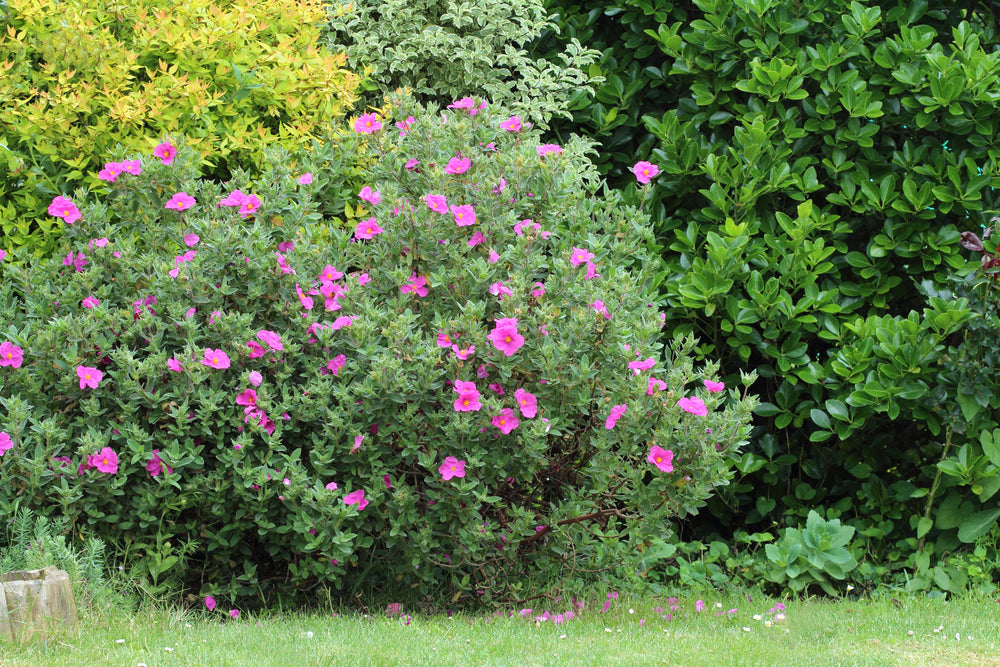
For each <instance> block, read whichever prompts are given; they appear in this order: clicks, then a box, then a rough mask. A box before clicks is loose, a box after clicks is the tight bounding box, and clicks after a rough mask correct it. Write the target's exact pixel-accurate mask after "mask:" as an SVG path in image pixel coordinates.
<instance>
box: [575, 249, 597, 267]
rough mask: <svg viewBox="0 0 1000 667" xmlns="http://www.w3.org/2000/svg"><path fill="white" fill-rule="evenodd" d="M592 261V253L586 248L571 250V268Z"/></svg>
mask: <svg viewBox="0 0 1000 667" xmlns="http://www.w3.org/2000/svg"><path fill="white" fill-rule="evenodd" d="M592 259H594V253H592V252H590V251H589V250H587V249H586V248H576V247H574V248H573V253H572V254H571V255H570V256H569V263H570V264H572V265H573V266H580V265H581V264H583V263H585V262H589V261H590V260H592Z"/></svg>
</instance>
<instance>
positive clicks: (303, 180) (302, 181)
mask: <svg viewBox="0 0 1000 667" xmlns="http://www.w3.org/2000/svg"><path fill="white" fill-rule="evenodd" d="M295 182H296V183H298V184H299V185H309V184H310V183H312V182H313V175H312V172H309V171H307V172H306V173H304V174H302V175H301V176H299V178H298V180H297V181H295Z"/></svg>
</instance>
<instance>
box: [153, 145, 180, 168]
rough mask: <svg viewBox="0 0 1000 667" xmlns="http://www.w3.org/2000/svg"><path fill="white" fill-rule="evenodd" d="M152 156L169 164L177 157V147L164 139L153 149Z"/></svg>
mask: <svg viewBox="0 0 1000 667" xmlns="http://www.w3.org/2000/svg"><path fill="white" fill-rule="evenodd" d="M153 157H158V158H160V162H162V163H163V164H165V165H168V166H169V165H170V163H172V162H173V161H174V158H175V157H177V149H176V148H174V146H173V144H170V143H169V142H166V141H165V142H163V143H162V144H160V145H159V146H157V147H156V148H154V149H153Z"/></svg>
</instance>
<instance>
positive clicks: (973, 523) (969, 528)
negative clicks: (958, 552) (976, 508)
mask: <svg viewBox="0 0 1000 667" xmlns="http://www.w3.org/2000/svg"><path fill="white" fill-rule="evenodd" d="M997 517H1000V507H998V508H996V509H992V510H983V511H981V512H976V513H975V514H973V515H972V516H970V517H969V518H967V519H966V520H965V521H963V522H962V524H961V525H960V526H959V527H958V539H960V540H961V541H963V542H965V543H966V544H968V543H969V542H975V541H976V540H977V539H979V538H980V537H982V536H983V535H985V534H986V531H988V530H989V529H990V528H991V527H992V526H993V524H994V523H996V520H997Z"/></svg>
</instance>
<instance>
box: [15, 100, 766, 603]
mask: <svg viewBox="0 0 1000 667" xmlns="http://www.w3.org/2000/svg"><path fill="white" fill-rule="evenodd" d="M396 105H397V106H398V107H399V108H398V109H397V112H396V117H397V119H398V121H396V125H397V126H400V127H402V128H403V129H400V128H399V127H396V128H394V127H393V120H392V119H387V118H367V119H365V120H364V121H362V122H361V124H360V126H359V125H358V124H357V123H354V122H352V126H353V128H354V129H355V130H356V131H355V132H353V133H352V134H351V135H350V136H349V137H348V138H347V139H346V140H345V143H344V144H343V145H342V146H340V147H339V149H338V150H341V151H344V152H347V153H353V152H358V153H361V154H362V155H367V156H369V157H368V158H365V159H363V160H360V163H364V164H369V165H370V167H369V168H367V170H366V171H364V172H363V173H362V174H361V180H362V182H364V183H365V184H366V185H365V187H364V188H363V189H361V190H360V192H359V196H358V201H359V202H360V203H358V206H359V210H361V211H362V215H363V217H365V218H368V219H366V220H365V221H364V222H361V223H359V224H358V225H357V226H356V227H354V228H346V229H345V228H344V227H343V226H342V225H338V224H336V223H335V222H333V221H330V220H325V219H322V218H321V216H320V215H319V214H318V213H317V212H316V211H317V200H319V199H321V198H322V197H323V195H324V192H322V191H314V190H313V189H312V188H313V186H312V185H310V184H309V183H308V179H303V178H302V174H300V173H293V172H291V171H290V170H289V166H288V165H289V164H291V163H292V162H291V161H290V160H289V159H288V157H287V156H285V155H282V156H278V157H277V158H276V159H274V160H273V161H272V162H271V164H270V165H269V166H268V167H267V168H266V169H265V170H264V173H263V174H262V176H261V177H260V178H259V179H257V180H236V181H234V182H233V183H231V184H230V187H229V188H227V189H226V190H225V191H222V190H220V189H219V186H218V185H216V184H213V183H210V182H206V181H202V180H199V179H198V178H196V176H195V174H196V168H195V162H196V161H197V156H193V155H192V154H191V153H190V152H189V151H187V150H186V149H184V148H181V150H180V151H179V152H178V153H177V155H176V157H175V158H174V159H173V160H172V162H171V164H165V161H162V160H159V159H149V158H148V157H146V158H143V159H142V160H141V161H142V169H141V173H140V174H138V175H131V174H130V175H128V177H127V178H126V177H121V178H118V179H117V180H116V181H115V182H114V183H113V185H112V194H111V196H109V197H107V198H103V199H100V200H97V201H82V200H81V201H74V202H73V204H74V205H75V206H76V207H78V208H79V213H80V219H78V220H76V221H75V222H74V224H72V225H66V235H65V247H64V249H63V250H64V251H66V252H68V253H70V255H73V254H74V253H77V254H80V255H83V256H84V260H85V263H83V264H81V265H80V266H75V265H67V264H64V263H62V262H61V261H60V259H59V258H58V257H56V258H53V259H51V260H49V261H44V262H38V263H34V264H28V265H26V266H20V265H19V264H17V263H11V262H0V278H2V282H0V317H2V320H3V321H4V322H9V323H11V324H10V325H8V328H7V329H6V330H3V331H0V382H2V383H3V386H4V392H3V396H2V397H0V404H2V406H3V410H2V411H0V431H3V432H4V433H5V434H7V435H8V436H9V440H10V447H9V449H8V450H7V451H6V452H4V456H3V457H2V459H0V471H2V477H3V479H4V480H5V482H4V483H5V485H6V487H7V488H8V489H11V490H12V491H13V492H11V493H7V494H3V495H0V512H2V513H5V514H6V513H10V512H13V511H15V509H17V507H19V506H22V507H24V506H27V507H30V508H31V509H33V510H34V511H37V512H44V513H53V514H59V515H62V516H63V517H64V518H65V519H66V520H68V521H69V524H70V525H72V526H74V527H75V530H78V531H80V532H88V533H95V534H98V535H100V536H101V537H103V538H104V539H107V540H108V541H109V543H110V544H113V545H114V546H115V547H117V549H118V550H119V555H121V556H125V557H127V558H128V559H129V560H130V562H131V563H132V565H133V566H134V567H135V568H137V571H138V572H139V573H141V574H143V575H144V576H146V577H147V578H148V579H149V580H150V581H154V582H159V583H161V584H162V583H163V582H168V583H169V582H171V581H172V582H174V583H179V582H183V583H186V584H188V585H191V586H200V587H201V588H202V589H203V590H202V591H201V592H202V594H208V595H211V594H215V595H218V594H224V595H226V596H227V597H233V596H239V595H246V594H251V593H252V594H258V593H259V592H260V591H268V590H270V589H271V587H272V586H273V585H274V582H277V581H280V582H282V585H283V586H284V585H287V584H286V583H285V582H290V583H291V584H292V585H293V586H294V585H304V584H311V583H316V582H320V583H323V584H325V585H327V586H329V587H331V588H334V589H338V590H341V591H343V592H344V593H345V594H353V593H354V592H355V591H357V590H358V589H359V587H361V586H365V587H366V590H370V589H371V588H372V587H376V588H381V587H383V586H392V587H396V586H406V587H409V588H411V589H416V590H417V591H418V592H419V593H421V594H424V595H434V596H444V595H448V596H456V599H458V596H465V599H466V600H469V599H473V600H475V599H480V600H487V599H509V598H513V597H518V596H522V595H523V592H524V591H525V590H528V589H529V588H530V589H532V590H534V588H536V587H544V586H550V585H557V584H559V583H562V582H563V581H564V580H566V579H569V580H577V581H579V580H583V579H585V578H586V577H587V576H588V575H586V574H584V573H586V572H599V571H602V570H607V569H611V568H619V567H622V568H625V569H624V570H619V572H635V571H636V569H635V565H634V559H635V558H636V556H637V554H638V552H639V551H640V550H641V549H642V548H643V545H644V544H647V543H648V541H649V540H650V539H655V538H657V537H662V536H663V535H665V534H666V533H667V532H668V531H669V521H670V520H671V518H673V517H678V516H684V515H688V514H691V513H693V512H695V511H696V510H697V509H698V507H699V506H701V505H702V504H703V503H704V500H705V499H706V498H707V497H708V496H709V495H710V494H711V493H712V491H713V489H714V488H715V487H717V486H718V485H722V484H726V483H727V480H728V478H729V477H730V474H731V467H732V465H733V462H734V460H736V459H738V451H737V450H738V449H739V447H740V446H741V445H742V444H743V443H744V441H745V439H746V437H747V435H748V430H749V421H750V413H751V410H752V408H753V407H754V405H755V404H756V400H755V399H754V398H747V397H745V396H741V395H740V392H739V390H738V389H737V388H734V387H726V388H723V387H722V385H721V383H719V382H718V378H717V376H716V372H717V367H716V366H715V365H713V364H706V365H705V366H704V367H699V368H696V367H695V366H694V365H693V363H692V361H691V360H690V358H689V354H690V353H691V350H692V347H693V345H694V341H693V340H691V339H687V340H679V341H677V342H676V343H675V344H674V346H673V347H672V348H671V349H669V350H664V349H662V344H661V342H660V338H659V331H660V326H661V324H662V321H663V316H662V314H661V313H659V312H658V310H657V308H656V307H655V305H654V303H653V301H652V300H651V297H650V295H649V293H648V290H647V288H646V287H644V282H643V279H644V275H645V273H644V271H646V270H655V268H656V266H657V263H656V261H655V260H654V259H653V258H652V256H651V255H650V254H649V253H648V252H647V250H646V248H647V245H649V244H650V242H651V232H650V230H649V227H648V225H647V222H646V220H645V219H644V218H643V217H642V216H641V215H640V214H639V213H638V212H637V211H635V210H634V209H631V208H626V207H621V206H619V205H618V204H617V203H616V201H615V198H614V197H613V196H607V197H604V198H601V197H597V196H594V194H593V193H594V191H595V190H596V187H597V178H596V175H595V173H594V170H593V167H592V166H591V165H590V163H589V162H588V160H587V159H586V158H585V157H584V153H585V152H586V150H587V149H588V146H587V145H585V144H584V143H582V142H573V143H570V144H568V145H566V146H563V147H561V148H560V147H553V146H549V147H548V148H547V149H546V150H545V151H542V152H541V153H540V152H539V151H537V150H536V148H537V147H538V145H539V140H538V136H537V135H536V134H532V133H528V132H525V131H523V130H522V131H521V132H517V131H514V130H511V129H510V123H509V122H508V123H507V129H501V123H502V122H505V121H507V120H508V119H507V115H506V114H503V115H494V114H493V113H492V111H491V110H490V109H488V108H483V107H482V105H480V104H479V103H478V102H476V101H473V100H468V101H466V100H459V101H458V102H457V103H455V104H453V105H452V107H453V108H450V109H448V110H445V111H444V113H443V114H439V113H429V112H426V111H424V110H423V109H419V108H416V107H413V108H411V106H410V105H409V102H408V101H406V100H397V101H396ZM472 109H475V110H476V111H477V113H475V114H472V113H471V110H472ZM403 119H407V120H405V121H404V120H403ZM377 125H380V126H381V128H380V129H372V128H376V126H377ZM397 130H398V131H397ZM556 148H559V150H556ZM455 157H458V158H459V160H460V164H461V165H462V167H461V169H455V168H451V169H449V165H452V166H454V165H455V164H456V163H455V162H453V161H452V158H455ZM352 178H353V176H352ZM331 187H339V185H338V184H334V185H331ZM180 195H184V197H183V198H181V197H180ZM250 197H253V198H254V201H255V202H256V204H255V208H254V210H253V211H252V212H251V213H250V214H248V215H246V216H244V215H241V214H240V212H239V211H238V210H235V206H236V205H237V202H240V206H242V205H243V204H245V202H246V201H247V199H248V198H250ZM179 201H183V202H185V203H186V205H184V206H174V205H172V204H171V202H179ZM187 204H189V205H187ZM456 211H460V212H456ZM470 221H471V222H470ZM276 222H280V225H279V224H275V223H276ZM61 224H65V223H64V222H63V223H61ZM74 257H75V255H74ZM630 267H638V268H630ZM495 286H496V289H494V287H495ZM595 304H600V307H599V308H598V307H597V306H595ZM752 381H753V376H752V374H751V375H749V376H746V378H745V384H746V385H747V386H749V384H750V383H751V382H752ZM185 557H186V559H187V561H186V562H187V564H188V565H189V567H188V568H187V569H183V568H182V567H181V565H182V563H183V562H184V558H185ZM199 582H203V583H199ZM397 582H398V583H397Z"/></svg>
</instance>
